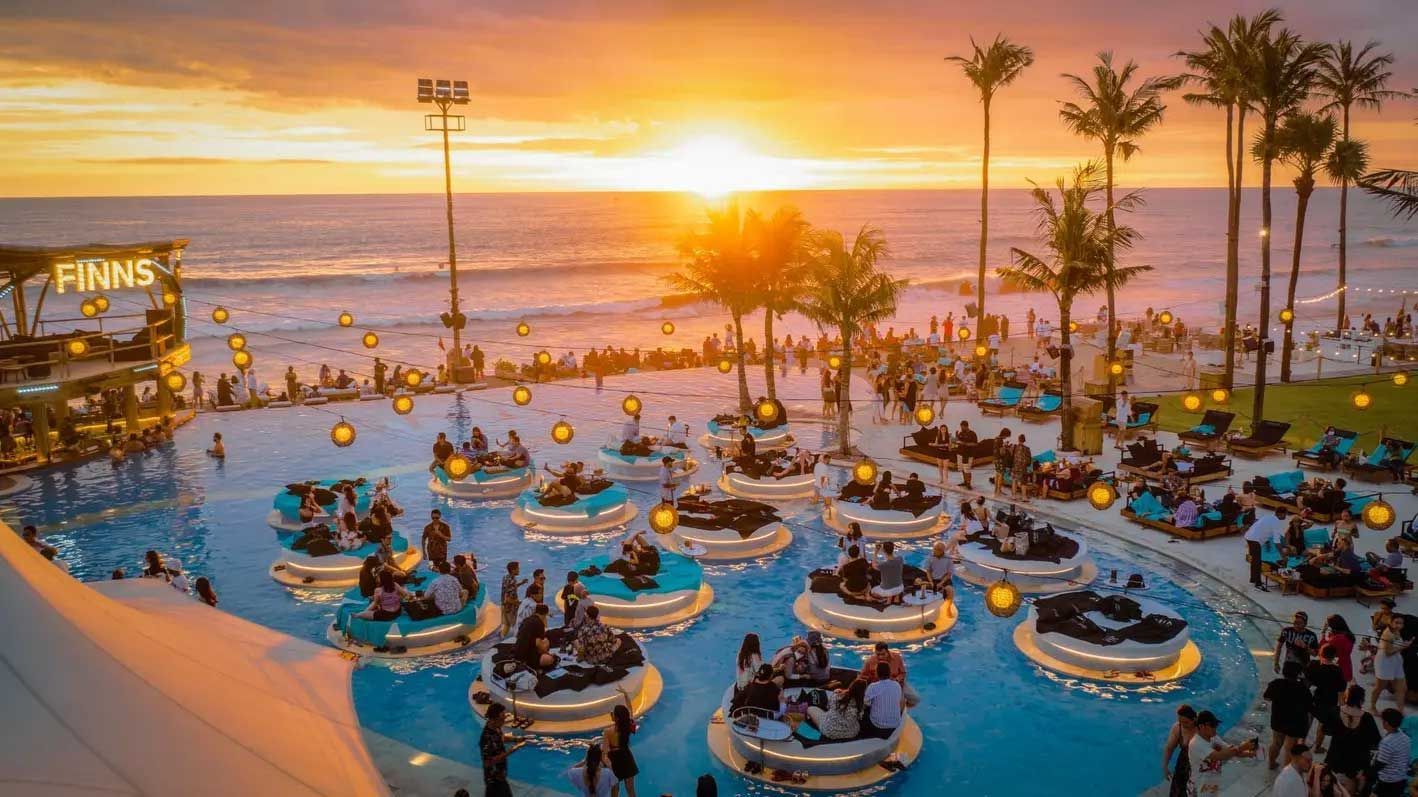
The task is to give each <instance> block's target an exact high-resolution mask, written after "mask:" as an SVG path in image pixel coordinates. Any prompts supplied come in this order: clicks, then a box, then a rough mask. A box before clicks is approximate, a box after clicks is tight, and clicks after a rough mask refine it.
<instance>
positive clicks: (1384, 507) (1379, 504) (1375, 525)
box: [1364, 498, 1397, 531]
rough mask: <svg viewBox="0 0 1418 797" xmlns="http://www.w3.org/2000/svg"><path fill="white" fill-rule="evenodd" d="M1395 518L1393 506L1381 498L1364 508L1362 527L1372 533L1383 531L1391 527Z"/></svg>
mask: <svg viewBox="0 0 1418 797" xmlns="http://www.w3.org/2000/svg"><path fill="white" fill-rule="evenodd" d="M1396 517H1397V513H1396V512H1394V511H1393V505H1392V504H1390V503H1389V502H1387V501H1385V500H1384V499H1382V498H1376V499H1374V500H1373V501H1372V502H1371V503H1369V504H1368V505H1367V506H1365V507H1364V525H1365V526H1368V527H1369V528H1371V529H1373V530H1374V531H1383V530H1384V529H1386V528H1388V527H1389V526H1392V525H1393V521H1394V520H1395V518H1396Z"/></svg>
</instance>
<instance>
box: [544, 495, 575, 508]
mask: <svg viewBox="0 0 1418 797" xmlns="http://www.w3.org/2000/svg"><path fill="white" fill-rule="evenodd" d="M537 503H539V504H541V505H542V506H571V505H572V504H574V503H576V496H574V495H539V496H537Z"/></svg>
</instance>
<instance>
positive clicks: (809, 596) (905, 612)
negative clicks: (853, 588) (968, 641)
mask: <svg viewBox="0 0 1418 797" xmlns="http://www.w3.org/2000/svg"><path fill="white" fill-rule="evenodd" d="M906 600H908V601H909V602H907V603H903V604H900V605H892V606H885V607H882V608H881V609H880V610H878V609H876V608H873V607H871V606H855V605H852V604H849V603H847V602H846V601H845V600H843V599H842V596H841V595H839V594H837V593H835V592H830V593H829V592H813V591H812V577H811V576H808V578H807V581H806V584H805V585H804V589H803V591H802V594H800V595H798V597H797V599H796V600H794V601H793V615H794V616H795V617H797V618H798V622H800V623H802V624H803V625H805V626H807V627H808V628H811V629H813V630H815V631H821V632H822V633H824V634H827V635H828V636H833V637H837V638H838V639H848V640H852V641H854V642H855V641H864V640H863V639H862V638H861V637H858V636H857V630H858V629H861V630H864V631H866V632H867V634H868V636H867V639H870V640H872V641H874V642H919V641H921V640H923V639H933V638H935V637H938V636H941V635H942V634H945V633H947V632H948V631H950V629H951V628H953V627H955V622H956V621H957V620H959V619H960V612H959V611H958V610H957V609H956V607H955V604H954V603H947V602H946V600H945V596H943V595H940V594H937V593H934V592H929V593H925V594H924V595H922V596H921V597H916V596H914V595H907V596H906ZM927 625H929V626H930V628H927V627H926V626H927Z"/></svg>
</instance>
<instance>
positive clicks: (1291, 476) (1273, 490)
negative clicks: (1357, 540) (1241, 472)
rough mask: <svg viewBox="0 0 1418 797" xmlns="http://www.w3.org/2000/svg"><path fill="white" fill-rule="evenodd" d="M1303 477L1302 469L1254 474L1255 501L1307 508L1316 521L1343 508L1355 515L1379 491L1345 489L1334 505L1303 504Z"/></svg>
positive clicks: (1332, 516) (1324, 520)
mask: <svg viewBox="0 0 1418 797" xmlns="http://www.w3.org/2000/svg"><path fill="white" fill-rule="evenodd" d="M1304 481H1305V474H1304V472H1303V471H1299V470H1288V471H1282V472H1280V473H1272V474H1270V475H1269V476H1257V477H1256V478H1254V479H1252V480H1251V489H1253V490H1254V491H1255V496H1256V503H1257V504H1260V505H1261V506H1268V507H1271V508H1280V507H1284V508H1285V509H1288V510H1290V511H1291V512H1295V513H1299V512H1301V511H1302V510H1304V509H1306V508H1308V509H1309V510H1310V517H1311V519H1313V520H1314V521H1315V522H1317V523H1330V522H1333V521H1334V519H1335V518H1337V517H1339V515H1340V514H1341V513H1343V511H1344V510H1345V509H1348V510H1349V512H1350V514H1352V515H1354V517H1358V516H1359V513H1360V512H1362V511H1363V510H1364V507H1365V506H1366V505H1368V503H1369V502H1370V501H1373V500H1374V499H1375V498H1377V497H1378V493H1358V492H1354V491H1352V490H1345V491H1344V495H1343V498H1342V500H1341V501H1339V502H1337V503H1336V505H1332V506H1324V507H1317V506H1314V505H1313V504H1314V502H1313V500H1312V501H1311V505H1310V506H1309V507H1306V506H1304V505H1302V504H1301V502H1300V496H1299V487H1300V484H1301V483H1302V482H1304Z"/></svg>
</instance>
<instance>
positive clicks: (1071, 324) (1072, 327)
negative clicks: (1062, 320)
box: [1068, 321, 1078, 332]
mask: <svg viewBox="0 0 1418 797" xmlns="http://www.w3.org/2000/svg"><path fill="white" fill-rule="evenodd" d="M1068 331H1069V332H1077V331H1078V322H1077V321H1070V322H1068Z"/></svg>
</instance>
